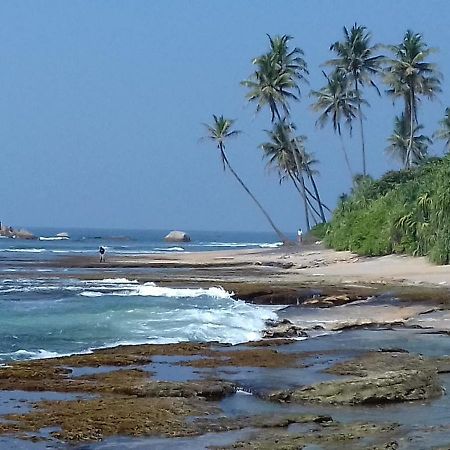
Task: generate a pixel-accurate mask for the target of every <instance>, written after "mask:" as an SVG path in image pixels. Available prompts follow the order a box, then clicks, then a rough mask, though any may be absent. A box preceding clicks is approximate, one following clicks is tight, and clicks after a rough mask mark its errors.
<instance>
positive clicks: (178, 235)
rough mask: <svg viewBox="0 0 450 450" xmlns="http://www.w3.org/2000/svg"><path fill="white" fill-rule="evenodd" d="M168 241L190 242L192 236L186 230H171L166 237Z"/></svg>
mask: <svg viewBox="0 0 450 450" xmlns="http://www.w3.org/2000/svg"><path fill="white" fill-rule="evenodd" d="M164 240H165V241H166V242H190V241H191V238H190V236H189V235H188V234H187V233H185V232H184V231H171V232H170V233H169V234H168V235H167V236H165V237H164Z"/></svg>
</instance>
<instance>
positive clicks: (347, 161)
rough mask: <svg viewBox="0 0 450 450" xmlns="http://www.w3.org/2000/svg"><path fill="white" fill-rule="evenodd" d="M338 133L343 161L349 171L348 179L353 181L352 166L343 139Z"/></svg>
mask: <svg viewBox="0 0 450 450" xmlns="http://www.w3.org/2000/svg"><path fill="white" fill-rule="evenodd" d="M338 134H339V139H340V141H341V149H342V152H343V153H344V158H345V163H346V164H347V168H348V171H349V173H350V179H351V180H352V183H353V171H352V166H351V165H350V160H349V159H348V155H347V150H346V149H345V144H344V139H343V137H342V134H341V133H338Z"/></svg>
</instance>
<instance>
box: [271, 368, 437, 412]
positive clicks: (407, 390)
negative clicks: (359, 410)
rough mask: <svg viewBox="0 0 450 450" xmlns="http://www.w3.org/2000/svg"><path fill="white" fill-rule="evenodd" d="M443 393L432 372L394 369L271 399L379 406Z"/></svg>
mask: <svg viewBox="0 0 450 450" xmlns="http://www.w3.org/2000/svg"><path fill="white" fill-rule="evenodd" d="M441 394H442V387H441V386H440V384H439V382H438V378H437V374H436V372H435V371H431V370H430V371H426V370H423V371H420V370H396V371H388V372H385V373H371V374H368V375H367V376H365V377H363V378H353V379H350V380H344V381H341V380H337V381H330V382H325V383H319V384H316V385H312V386H308V387H304V388H301V389H295V390H293V391H290V392H289V393H286V392H284V393H283V392H279V393H275V394H272V395H271V397H270V398H271V399H272V400H284V401H290V402H313V403H328V404H382V403H391V402H404V401H411V400H424V399H428V398H435V397H438V396H440V395H441Z"/></svg>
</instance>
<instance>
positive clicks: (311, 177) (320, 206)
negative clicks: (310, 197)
mask: <svg viewBox="0 0 450 450" xmlns="http://www.w3.org/2000/svg"><path fill="white" fill-rule="evenodd" d="M308 177H309V179H310V181H311V185H312V187H313V189H314V193H315V198H316V201H317V204H318V205H319V209H320V218H321V219H322V223H325V222H326V221H327V219H326V218H325V212H324V210H323V203H322V200H321V199H320V195H319V190H318V189H317V185H316V180H314V177H313V175H312V173H311V171H309V173H308ZM328 211H329V210H328Z"/></svg>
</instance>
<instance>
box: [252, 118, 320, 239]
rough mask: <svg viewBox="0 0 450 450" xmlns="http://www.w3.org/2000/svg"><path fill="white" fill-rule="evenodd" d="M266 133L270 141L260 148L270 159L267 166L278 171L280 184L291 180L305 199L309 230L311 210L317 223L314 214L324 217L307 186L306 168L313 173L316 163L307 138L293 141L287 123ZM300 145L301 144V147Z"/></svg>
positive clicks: (277, 124) (281, 123)
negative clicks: (306, 146) (308, 150)
mask: <svg viewBox="0 0 450 450" xmlns="http://www.w3.org/2000/svg"><path fill="white" fill-rule="evenodd" d="M266 133H267V135H268V137H269V140H268V142H265V143H264V144H261V146H260V147H261V149H262V151H263V153H264V157H265V158H267V159H268V163H267V165H268V166H269V167H273V168H275V169H276V170H277V172H278V176H279V179H280V182H282V181H283V180H285V179H290V180H291V181H292V183H293V184H294V186H295V188H296V190H297V191H298V192H299V194H300V195H301V197H302V199H303V204H304V211H305V220H306V226H307V229H308V230H309V229H310V221H309V211H310V210H311V212H312V216H313V218H314V220H315V222H316V223H317V220H316V219H315V216H314V214H316V215H317V216H318V217H320V218H321V219H322V215H321V214H320V213H319V212H318V211H317V210H316V209H315V208H314V205H313V204H312V202H311V197H312V198H313V199H314V200H316V201H317V199H316V198H315V197H314V196H313V194H312V193H311V191H309V190H308V189H307V187H306V184H305V179H304V173H306V167H308V169H309V172H311V173H313V170H312V165H313V164H314V163H315V162H316V161H315V160H313V159H312V158H311V156H310V155H308V154H307V153H306V150H305V148H304V144H303V143H304V141H305V139H306V137H305V136H296V138H295V139H292V138H291V137H290V127H289V126H288V125H287V124H286V123H285V122H277V123H275V124H274V126H273V129H272V130H270V131H269V130H266ZM289 141H291V142H289ZM298 144H300V147H299V146H298ZM293 148H295V153H293V151H292V149H293ZM299 166H300V167H301V168H302V171H301V172H299V171H298V167H299ZM322 220H323V221H324V220H325V218H324V217H323V219H322Z"/></svg>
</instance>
